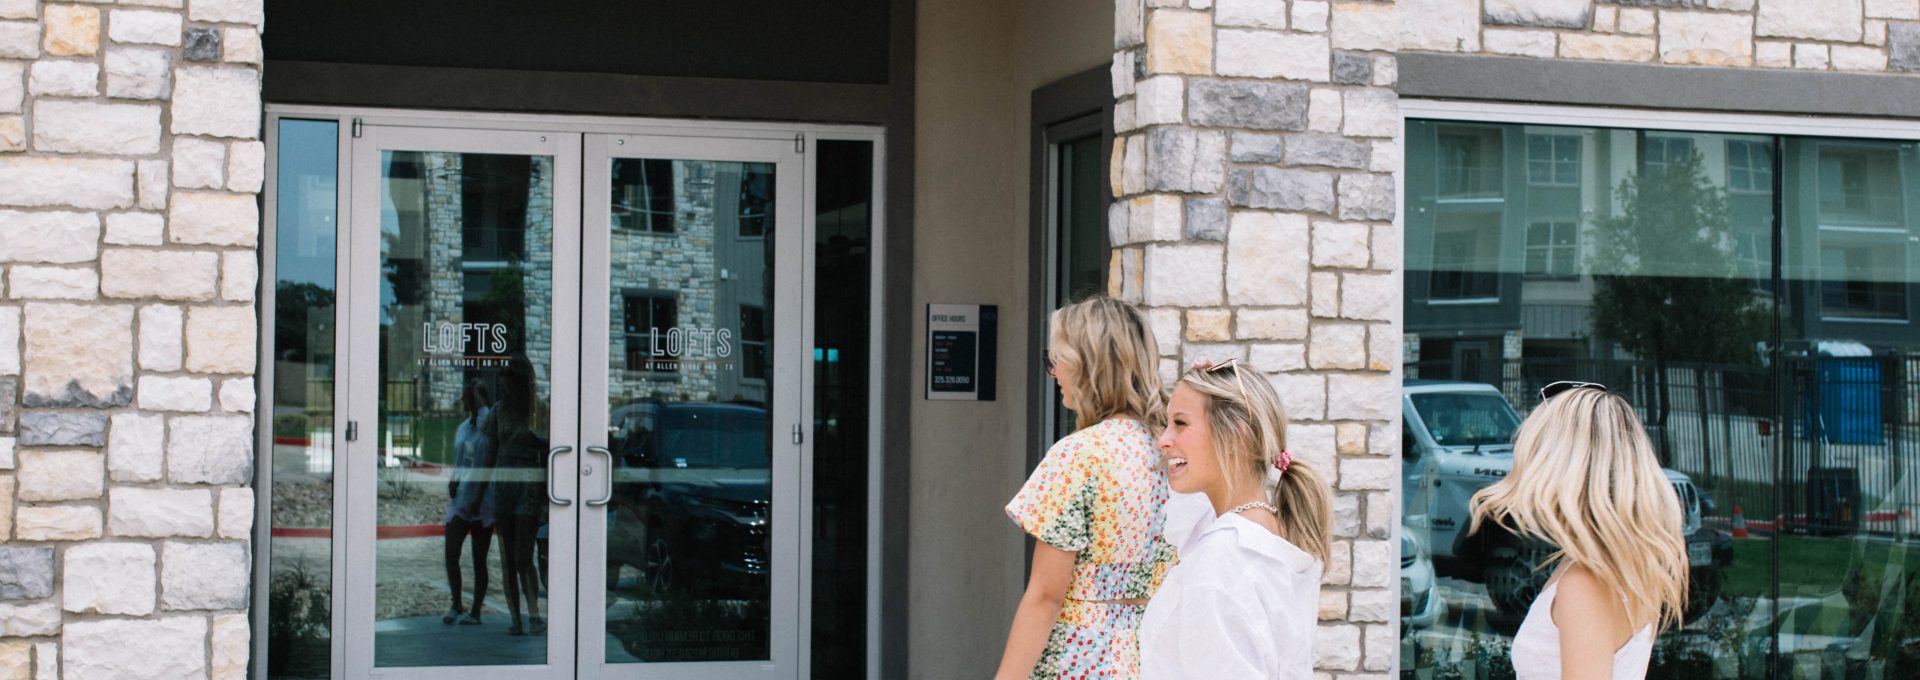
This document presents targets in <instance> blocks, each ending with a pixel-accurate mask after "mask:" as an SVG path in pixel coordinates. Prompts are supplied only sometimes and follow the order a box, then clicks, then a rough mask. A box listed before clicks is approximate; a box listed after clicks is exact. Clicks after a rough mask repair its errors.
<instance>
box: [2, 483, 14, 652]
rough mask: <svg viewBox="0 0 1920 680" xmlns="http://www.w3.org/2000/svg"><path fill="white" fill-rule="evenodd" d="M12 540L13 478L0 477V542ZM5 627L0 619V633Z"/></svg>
mask: <svg viewBox="0 0 1920 680" xmlns="http://www.w3.org/2000/svg"><path fill="white" fill-rule="evenodd" d="M10 540H13V478H12V477H0V543H6V542H7V541H10ZM5 629H6V622H5V619H0V634H4V633H5Z"/></svg>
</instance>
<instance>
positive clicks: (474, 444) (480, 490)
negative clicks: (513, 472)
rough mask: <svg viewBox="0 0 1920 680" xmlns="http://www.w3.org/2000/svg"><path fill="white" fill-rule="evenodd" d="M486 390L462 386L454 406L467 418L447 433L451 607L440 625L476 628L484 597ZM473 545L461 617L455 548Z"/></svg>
mask: <svg viewBox="0 0 1920 680" xmlns="http://www.w3.org/2000/svg"><path fill="white" fill-rule="evenodd" d="M487 401H488V400H487V390H486V388H485V387H482V386H481V385H480V383H473V384H471V385H468V386H467V391H466V393H465V394H463V395H461V399H460V403H461V405H462V406H464V407H466V410H467V419H466V420H463V421H460V426H459V427H458V428H456V429H455V430H454V432H453V474H452V475H451V479H450V480H449V481H448V482H447V495H448V497H449V498H451V499H452V500H450V501H449V502H448V503H447V519H446V523H447V530H446V563H447V584H448V586H450V587H451V588H452V594H453V606H452V607H450V608H448V609H447V613H446V615H445V616H442V617H440V622H441V623H453V622H454V621H455V620H458V621H459V622H460V625H463V626H472V625H479V623H480V610H481V606H482V603H483V602H485V601H486V599H487V547H488V546H490V545H492V544H493V504H492V503H489V502H487V495H488V494H487V489H486V487H487V482H486V479H485V476H484V475H485V467H486V464H487V441H488V439H487V434H486V432H485V428H486V427H487V425H488V422H487V421H488V420H489V419H490V418H489V416H491V415H492V413H493V409H492V408H489V407H488V406H487ZM469 537H471V538H472V542H473V609H472V610H471V611H468V612H467V613H466V614H465V615H464V616H463V615H462V614H461V612H462V611H463V609H462V608H461V606H460V544H461V543H464V542H466V541H467V540H468V538H469Z"/></svg>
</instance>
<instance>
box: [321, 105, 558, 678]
mask: <svg viewBox="0 0 1920 680" xmlns="http://www.w3.org/2000/svg"><path fill="white" fill-rule="evenodd" d="M579 139H580V138H579V136H577V135H555V134H545V133H519V132H484V131H449V130H421V129H408V128H384V127H378V126H367V127H366V128H365V129H364V132H363V136H362V137H361V138H359V139H357V140H355V145H354V158H353V162H354V174H353V177H354V183H355V185H356V186H355V190H354V197H355V202H354V205H353V217H354V220H353V224H352V226H351V229H352V236H351V239H352V243H351V248H352V249H353V262H352V265H351V267H352V288H351V293H350V295H351V296H352V299H351V301H350V302H349V304H350V305H351V306H352V307H351V308H352V310H353V311H352V315H353V319H354V327H355V328H356V329H365V330H363V331H356V333H354V336H353V338H352V339H351V341H350V342H351V343H352V345H353V350H352V351H353V357H354V361H353V362H352V364H351V366H352V367H351V369H350V370H351V374H352V385H351V387H350V388H349V389H350V390H352V393H351V394H352V396H351V397H350V399H351V403H352V405H351V406H350V409H351V412H352V413H353V414H354V421H355V422H354V424H353V425H352V426H350V428H351V429H350V433H351V434H349V437H350V443H349V444H348V449H349V454H348V456H347V457H346V458H347V462H346V464H347V466H348V467H349V470H348V471H347V476H348V479H349V480H350V481H349V488H348V491H347V493H348V505H349V508H350V509H349V521H348V547H347V551H348V563H349V582H350V584H351V585H350V586H349V588H348V590H347V593H348V598H349V601H348V607H347V610H348V611H347V616H348V625H347V629H348V631H349V639H348V645H347V649H346V653H347V657H348V659H347V660H348V663H347V668H348V669H349V672H351V673H354V674H356V675H372V674H375V673H378V674H380V675H382V676H397V677H453V676H458V677H462V678H485V677H515V678H522V677H543V676H547V675H552V676H555V677H559V676H571V675H572V673H573V670H574V669H573V659H572V654H573V645H572V640H573V634H572V633H573V627H574V626H573V621H574V614H573V608H572V606H571V605H572V603H573V599H574V598H573V584H574V582H575V571H574V569H573V564H574V560H573V559H572V557H573V555H574V554H575V552H574V545H573V544H574V541H573V537H574V536H575V535H576V532H575V519H574V518H575V511H574V509H573V508H570V507H568V506H569V505H571V503H572V500H573V499H574V498H576V497H577V492H578V489H577V487H578V484H577V479H578V474H577V465H578V456H577V454H575V453H574V447H575V446H577V444H578V443H577V442H576V441H575V440H576V437H575V435H576V430H575V423H576V422H577V421H576V417H577V416H576V411H577V405H576V403H575V399H576V398H577V397H576V395H577V389H578V388H577V385H578V381H577V375H578V364H577V363H576V361H575V359H576V357H575V356H573V355H574V354H575V352H573V351H570V348H572V347H575V346H577V343H578V335H577V333H576V331H575V330H574V329H576V328H577V327H578V322H577V300H578V294H577V289H576V288H574V287H573V285H572V284H571V282H572V281H576V280H577V276H578V275H577V271H578V270H577V268H576V267H577V265H576V264H574V263H577V262H578V257H579V254H578V253H579V251H578V237H577V230H576V228H575V227H574V226H573V225H576V224H578V211H577V207H575V206H577V205H578V203H577V199H576V198H575V197H577V196H578V195H579V194H578V192H579V183H578V168H579V160H578V149H579ZM450 667H452V668H450ZM456 669H457V670H456Z"/></svg>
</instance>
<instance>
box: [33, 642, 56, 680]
mask: <svg viewBox="0 0 1920 680" xmlns="http://www.w3.org/2000/svg"><path fill="white" fill-rule="evenodd" d="M33 680H60V643H58V642H36V643H33Z"/></svg>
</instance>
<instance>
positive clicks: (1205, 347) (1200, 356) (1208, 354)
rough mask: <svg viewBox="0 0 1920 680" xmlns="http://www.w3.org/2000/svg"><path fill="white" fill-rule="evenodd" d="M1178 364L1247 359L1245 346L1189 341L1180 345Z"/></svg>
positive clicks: (1189, 364) (1188, 364)
mask: <svg viewBox="0 0 1920 680" xmlns="http://www.w3.org/2000/svg"><path fill="white" fill-rule="evenodd" d="M1180 350H1181V355H1180V362H1179V365H1180V366H1192V365H1194V364H1196V363H1199V362H1202V361H1204V362H1208V363H1214V364H1218V363H1224V362H1226V361H1227V360H1229V359H1231V360H1234V361H1246V360H1247V348H1246V347H1243V346H1240V345H1229V344H1224V343H1209V342H1189V343H1187V344H1185V345H1182V346H1181V347H1180Z"/></svg>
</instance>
